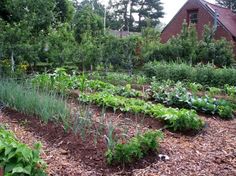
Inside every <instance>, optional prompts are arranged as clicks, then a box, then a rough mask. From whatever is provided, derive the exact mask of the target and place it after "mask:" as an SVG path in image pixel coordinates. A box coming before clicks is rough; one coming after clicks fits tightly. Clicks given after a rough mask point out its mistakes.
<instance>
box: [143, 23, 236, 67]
mask: <svg viewBox="0 0 236 176" xmlns="http://www.w3.org/2000/svg"><path fill="white" fill-rule="evenodd" d="M213 36H214V32H213V30H212V29H211V28H210V27H209V26H205V30H204V33H203V39H202V40H199V41H198V37H197V33H196V29H195V27H194V26H189V27H188V25H187V23H186V22H184V23H183V26H182V31H181V33H180V34H179V35H177V36H176V37H172V38H171V39H170V40H169V41H168V42H167V43H165V44H162V45H160V46H159V47H156V48H155V49H154V50H153V51H152V53H151V54H149V58H148V59H146V60H149V61H154V60H158V61H167V62H170V61H175V62H176V61H184V62H186V63H190V64H194V65H196V64H198V63H204V64H207V63H212V64H214V65H216V66H218V67H224V66H230V65H231V64H232V63H233V59H234V54H233V45H232V43H230V42H228V41H227V40H226V39H224V38H222V39H220V40H215V39H214V38H213Z"/></svg>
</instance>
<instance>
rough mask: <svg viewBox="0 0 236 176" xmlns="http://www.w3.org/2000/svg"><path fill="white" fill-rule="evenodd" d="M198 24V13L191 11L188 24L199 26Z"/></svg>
mask: <svg viewBox="0 0 236 176" xmlns="http://www.w3.org/2000/svg"><path fill="white" fill-rule="evenodd" d="M197 22H198V11H197V10H191V11H188V23H192V24H197Z"/></svg>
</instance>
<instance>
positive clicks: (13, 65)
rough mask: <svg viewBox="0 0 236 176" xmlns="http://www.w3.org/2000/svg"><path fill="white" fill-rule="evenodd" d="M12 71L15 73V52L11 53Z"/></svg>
mask: <svg viewBox="0 0 236 176" xmlns="http://www.w3.org/2000/svg"><path fill="white" fill-rule="evenodd" d="M11 71H12V72H13V73H14V72H15V60H14V52H13V51H11Z"/></svg>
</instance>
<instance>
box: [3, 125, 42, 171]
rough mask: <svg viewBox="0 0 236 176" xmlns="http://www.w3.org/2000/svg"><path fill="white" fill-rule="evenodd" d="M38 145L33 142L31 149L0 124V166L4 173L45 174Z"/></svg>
mask: <svg viewBox="0 0 236 176" xmlns="http://www.w3.org/2000/svg"><path fill="white" fill-rule="evenodd" d="M40 147H41V145H40V144H35V146H34V149H33V150H31V149H30V148H29V147H28V146H26V145H25V144H22V143H20V142H18V141H17V140H16V139H15V137H14V135H13V134H12V133H11V132H10V131H7V130H5V129H4V128H3V127H1V126H0V167H3V170H4V175H6V176H7V175H12V176H16V175H38V176H46V173H45V167H46V165H45V163H44V162H43V160H41V159H40V157H39V153H40Z"/></svg>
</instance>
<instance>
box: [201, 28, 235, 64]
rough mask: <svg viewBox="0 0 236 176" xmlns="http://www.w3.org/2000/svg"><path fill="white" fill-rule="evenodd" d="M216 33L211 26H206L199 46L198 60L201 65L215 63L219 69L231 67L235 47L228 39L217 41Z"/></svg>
mask: <svg viewBox="0 0 236 176" xmlns="http://www.w3.org/2000/svg"><path fill="white" fill-rule="evenodd" d="M213 36H214V32H213V29H211V28H210V27H209V26H205V29H204V35H203V40H201V41H200V42H199V46H198V54H197V57H198V60H197V62H201V63H213V64H214V65H216V66H218V67H222V66H229V65H231V64H232V62H233V58H234V54H233V46H232V44H231V43H230V42H228V41H227V40H226V39H224V38H222V39H221V40H215V39H214V38H213Z"/></svg>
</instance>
